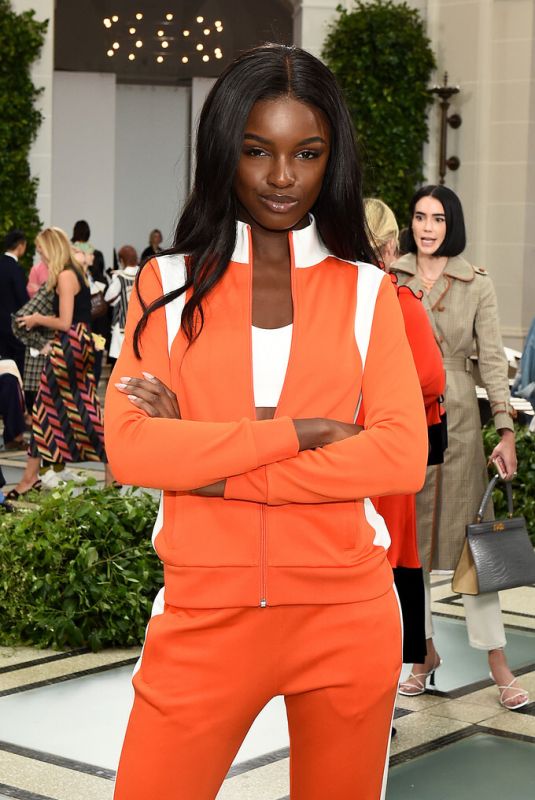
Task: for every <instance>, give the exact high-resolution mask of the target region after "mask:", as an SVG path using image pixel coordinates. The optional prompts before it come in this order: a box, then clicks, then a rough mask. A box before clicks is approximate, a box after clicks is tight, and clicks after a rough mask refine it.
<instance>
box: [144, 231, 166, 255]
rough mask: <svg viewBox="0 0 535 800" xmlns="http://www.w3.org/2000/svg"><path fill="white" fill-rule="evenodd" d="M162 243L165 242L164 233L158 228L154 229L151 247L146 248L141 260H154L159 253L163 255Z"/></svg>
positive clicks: (150, 239) (150, 241)
mask: <svg viewBox="0 0 535 800" xmlns="http://www.w3.org/2000/svg"><path fill="white" fill-rule="evenodd" d="M162 241H163V236H162V232H161V231H160V230H158V228H154V230H152V231H151V232H150V236H149V246H148V247H146V248H145V249H144V250H143V252H142V253H141V260H142V261H144V260H145V259H146V258H152V256H157V255H158V253H161V252H162V248H161V244H162Z"/></svg>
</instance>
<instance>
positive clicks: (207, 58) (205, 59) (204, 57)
mask: <svg viewBox="0 0 535 800" xmlns="http://www.w3.org/2000/svg"><path fill="white" fill-rule="evenodd" d="M202 60H203V61H210V56H207V55H204V56H203V57H202Z"/></svg>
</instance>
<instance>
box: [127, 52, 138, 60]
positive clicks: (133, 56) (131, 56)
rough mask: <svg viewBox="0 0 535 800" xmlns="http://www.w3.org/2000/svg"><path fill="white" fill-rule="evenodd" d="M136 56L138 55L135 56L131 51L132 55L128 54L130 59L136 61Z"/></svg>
mask: <svg viewBox="0 0 535 800" xmlns="http://www.w3.org/2000/svg"><path fill="white" fill-rule="evenodd" d="M135 58H136V57H135V55H134V54H133V53H130V55H129V56H128V60H129V61H135Z"/></svg>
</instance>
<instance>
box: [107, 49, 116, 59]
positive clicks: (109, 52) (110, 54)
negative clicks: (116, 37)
mask: <svg viewBox="0 0 535 800" xmlns="http://www.w3.org/2000/svg"><path fill="white" fill-rule="evenodd" d="M114 54H115V50H108V55H109V56H110V58H111V57H112V56H113V55H114Z"/></svg>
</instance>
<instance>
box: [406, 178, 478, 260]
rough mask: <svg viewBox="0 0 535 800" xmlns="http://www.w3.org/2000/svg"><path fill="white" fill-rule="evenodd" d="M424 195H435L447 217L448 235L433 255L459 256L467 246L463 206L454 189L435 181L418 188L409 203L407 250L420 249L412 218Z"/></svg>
mask: <svg viewBox="0 0 535 800" xmlns="http://www.w3.org/2000/svg"><path fill="white" fill-rule="evenodd" d="M422 197H434V198H435V199H436V200H438V201H439V203H442V207H443V209H444V217H445V219H446V236H445V237H444V241H443V242H442V244H441V245H440V247H439V248H438V249H437V250H436V251H435V252H434V253H432V255H433V256H434V257H435V258H439V257H440V256H447V257H448V258H453V256H458V255H459V254H460V253H462V252H463V250H464V248H465V247H466V228H465V225H464V214H463V207H462V205H461V201H460V200H459V198H458V197H457V195H456V194H455V192H454V191H452V190H451V189H448V187H447V186H439V185H438V184H434V183H430V184H428V185H427V186H422V187H421V188H420V189H418V191H417V192H416V193H415V194H414V195H413V197H412V199H411V202H410V203H409V214H410V218H409V226H408V229H407V242H406V245H407V250H406V252H408V253H416V252H417V251H418V248H417V247H416V241H415V239H414V234H413V232H412V220H413V217H414V209H415V208H416V203H417V202H418V201H419V200H421V199H422Z"/></svg>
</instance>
